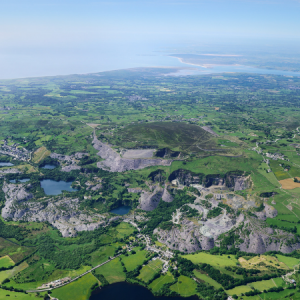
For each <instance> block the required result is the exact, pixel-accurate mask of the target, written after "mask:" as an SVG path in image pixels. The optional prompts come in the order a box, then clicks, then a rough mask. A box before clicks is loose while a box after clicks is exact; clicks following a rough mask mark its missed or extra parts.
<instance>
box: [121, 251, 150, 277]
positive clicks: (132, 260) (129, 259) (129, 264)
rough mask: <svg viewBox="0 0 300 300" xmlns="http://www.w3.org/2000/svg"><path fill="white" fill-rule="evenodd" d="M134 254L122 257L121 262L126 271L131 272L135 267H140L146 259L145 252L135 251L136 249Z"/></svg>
mask: <svg viewBox="0 0 300 300" xmlns="http://www.w3.org/2000/svg"><path fill="white" fill-rule="evenodd" d="M134 250H135V251H136V254H131V255H128V256H122V261H123V263H124V265H125V267H126V269H127V271H129V272H130V271H133V270H134V269H135V268H136V267H137V266H139V265H142V264H143V262H144V261H145V260H146V259H147V258H146V254H147V253H148V252H147V251H146V250H142V251H137V248H135V249H134Z"/></svg>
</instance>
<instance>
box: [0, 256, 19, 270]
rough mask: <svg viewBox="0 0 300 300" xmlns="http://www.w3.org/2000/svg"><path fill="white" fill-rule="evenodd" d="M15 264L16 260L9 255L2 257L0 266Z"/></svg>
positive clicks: (6, 266)
mask: <svg viewBox="0 0 300 300" xmlns="http://www.w3.org/2000/svg"><path fill="white" fill-rule="evenodd" d="M14 265H15V263H14V261H13V260H12V259H11V258H10V257H9V256H8V255H6V256H3V257H0V268H8V267H11V266H14Z"/></svg>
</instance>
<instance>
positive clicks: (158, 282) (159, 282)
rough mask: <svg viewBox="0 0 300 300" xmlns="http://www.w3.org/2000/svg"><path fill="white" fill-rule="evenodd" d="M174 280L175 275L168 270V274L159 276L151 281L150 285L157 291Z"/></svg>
mask: <svg viewBox="0 0 300 300" xmlns="http://www.w3.org/2000/svg"><path fill="white" fill-rule="evenodd" d="M173 280H174V278H173V275H172V274H171V273H170V272H167V274H166V275H161V276H160V277H159V278H157V279H155V280H154V281H153V282H151V284H150V285H149V287H150V288H151V290H153V291H154V292H157V291H159V290H160V289H161V288H162V287H163V285H164V284H166V283H171V282H172V281H173Z"/></svg>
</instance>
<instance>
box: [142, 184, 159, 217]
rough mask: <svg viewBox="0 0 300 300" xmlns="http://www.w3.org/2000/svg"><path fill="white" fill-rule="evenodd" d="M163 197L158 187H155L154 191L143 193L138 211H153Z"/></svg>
mask: <svg viewBox="0 0 300 300" xmlns="http://www.w3.org/2000/svg"><path fill="white" fill-rule="evenodd" d="M162 196H163V189H162V188H161V187H160V186H156V187H155V189H154V191H152V192H145V191H143V192H142V194H141V198H140V205H139V207H140V209H142V210H145V211H152V210H154V209H155V208H156V207H157V206H158V204H159V201H160V200H161V198H162Z"/></svg>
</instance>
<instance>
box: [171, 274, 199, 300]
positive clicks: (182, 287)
mask: <svg viewBox="0 0 300 300" xmlns="http://www.w3.org/2000/svg"><path fill="white" fill-rule="evenodd" d="M196 287H197V283H196V282H195V281H194V280H193V279H191V278H189V277H186V276H183V275H181V276H179V277H178V282H177V283H175V284H174V285H172V286H171V287H170V289H171V290H172V291H174V292H176V293H178V294H180V295H181V296H182V297H189V296H192V295H195V294H196V293H197V292H196Z"/></svg>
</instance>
